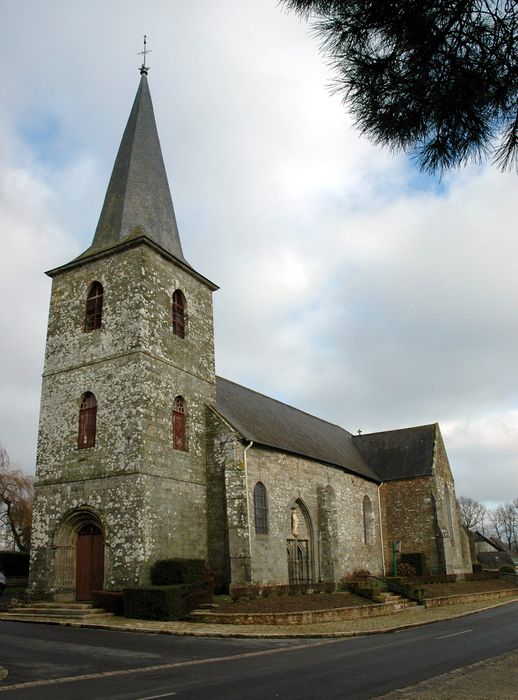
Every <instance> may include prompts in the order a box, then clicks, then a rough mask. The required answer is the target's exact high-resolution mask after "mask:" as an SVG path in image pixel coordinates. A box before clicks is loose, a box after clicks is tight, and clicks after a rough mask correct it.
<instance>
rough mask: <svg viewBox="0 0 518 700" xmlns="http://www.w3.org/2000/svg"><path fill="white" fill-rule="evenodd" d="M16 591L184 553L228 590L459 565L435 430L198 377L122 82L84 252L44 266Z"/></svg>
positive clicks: (199, 315) (161, 211)
mask: <svg viewBox="0 0 518 700" xmlns="http://www.w3.org/2000/svg"><path fill="white" fill-rule="evenodd" d="M47 274H48V275H49V276H50V277H51V278H52V294H51V300H50V313H49V321H48V335H47V345H46V354H45V366H44V373H43V385H42V397H41V413H40V426H39V441H38V457H37V470H36V502H35V510H34V524H33V539H32V552H31V574H30V586H31V592H32V595H33V596H34V597H47V598H52V597H57V598H66V597H68V598H76V599H77V600H89V599H90V598H91V594H92V591H94V590H99V589H103V588H104V589H120V588H122V587H124V586H126V585H135V584H146V583H148V582H149V570H150V566H151V565H152V564H153V563H154V562H155V561H156V560H157V559H162V558H169V557H188V558H203V559H205V560H206V561H207V562H208V564H209V566H210V567H211V568H212V569H213V570H214V571H215V572H216V573H217V575H218V576H219V577H220V578H221V579H222V580H224V581H225V582H227V583H228V584H229V585H241V584H244V583H246V582H255V583H259V584H270V585H275V584H286V583H289V582H291V583H312V582H318V581H327V582H331V581H339V580H340V578H341V577H342V576H343V575H344V574H346V573H348V572H352V571H354V570H357V569H368V570H369V571H370V572H371V573H374V574H379V575H382V574H384V573H385V572H387V573H389V574H390V572H391V571H392V548H393V543H394V542H400V543H401V550H402V551H403V552H409V553H421V554H423V555H424V557H425V562H426V568H427V570H428V571H431V572H448V573H459V572H464V571H468V570H470V569H471V560H470V555H469V547H468V543H467V539H466V537H465V534H464V531H463V529H462V526H461V523H460V520H459V516H458V512H457V508H456V501H455V491H454V483H453V478H452V474H451V471H450V467H449V464H448V457H447V455H446V451H445V448H444V444H443V441H442V438H441V433H440V430H439V426H438V425H437V424H434V425H425V426H420V427H415V428H404V429H397V430H391V431H387V432H382V433H374V434H367V435H365V434H364V435H352V434H351V433H349V432H347V430H344V429H343V428H341V427H338V426H336V425H332V424H331V423H328V422H326V421H324V420H321V419H319V418H317V417H315V416H312V415H309V414H307V413H305V412H303V411H300V410H298V409H296V408H293V407H291V406H288V405H286V404H284V403H281V402H279V401H276V400H275V399H272V398H269V397H267V396H264V395H262V394H259V393H257V392H255V391H252V390H250V389H247V388H245V387H243V386H240V385H238V384H235V383H234V382H232V381H229V380H227V379H223V378H221V377H217V376H216V374H215V361H214V332H213V314H212V293H213V292H214V291H216V290H217V286H216V285H215V284H214V283H213V282H211V281H210V280H208V279H207V278H206V277H204V276H203V275H202V274H201V273H200V272H198V271H197V270H196V269H194V268H193V267H192V266H191V265H190V264H189V263H188V262H187V260H186V259H185V258H184V255H183V252H182V245H181V241H180V236H179V233H178V228H177V224H176V219H175V214H174V209H173V203H172V199H171V193H170V190H169V185H168V181H167V175H166V171H165V167H164V162H163V158H162V152H161V148H160V142H159V138H158V133H157V129H156V125H155V118H154V113H153V106H152V102H151V96H150V92H149V87H148V81H147V69H146V68H145V67H144V66H143V67H142V68H141V79H140V84H139V87H138V91H137V94H136V97H135V101H134V103H133V107H132V110H131V113H130V116H129V120H128V123H127V126H126V129H125V131H124V134H123V137H122V141H121V144H120V148H119V151H118V153H117V156H116V160H115V164H114V167H113V172H112V175H111V179H110V181H109V184H108V189H107V192H106V197H105V200H104V204H103V207H102V211H101V214H100V218H99V223H98V225H97V229H96V231H95V235H94V237H93V241H92V244H91V246H90V247H89V248H88V249H87V250H86V251H85V252H84V253H82V254H81V255H80V256H79V257H77V258H75V259H74V260H72V261H71V262H68V263H66V264H64V265H62V266H60V267H57V268H56V269H54V270H50V271H49V272H48V273H47Z"/></svg>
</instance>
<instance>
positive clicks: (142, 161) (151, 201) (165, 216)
mask: <svg viewBox="0 0 518 700" xmlns="http://www.w3.org/2000/svg"><path fill="white" fill-rule="evenodd" d="M144 48H145V49H146V47H144ZM146 52H147V51H146ZM147 71H148V68H147V67H146V66H145V54H144V62H143V65H142V67H141V69H140V72H141V76H142V77H141V79H140V85H139V87H138V90H137V94H136V96H135V101H134V103H133V107H132V109H131V113H130V116H129V119H128V123H127V125H126V129H125V130H124V134H123V136H122V141H121V144H120V147H119V151H118V153H117V157H116V159H115V164H114V166H113V171H112V175H111V178H110V182H109V184H108V190H107V192H106V196H105V198H104V204H103V208H102V211H101V216H100V217H99V223H98V224H97V229H96V231H95V236H94V239H93V242H92V245H91V246H90V248H89V249H88V250H87V251H86V252H85V253H83V255H82V256H81V257H84V256H85V255H92V254H94V253H96V252H98V251H99V252H100V251H101V250H104V249H106V248H110V247H112V246H114V245H117V244H118V243H122V242H123V241H126V240H128V239H129V238H135V237H136V236H142V235H144V236H147V237H148V238H149V239H151V240H152V241H153V242H155V243H157V244H158V245H159V246H160V247H161V248H163V249H164V250H166V251H167V252H168V253H171V254H172V255H174V256H175V258H178V259H179V260H181V261H183V262H185V259H184V257H183V252H182V245H181V243H180V236H179V234H178V227H177V225H176V217H175V214H174V209H173V201H172V198H171V192H170V190H169V183H168V182H167V174H166V171H165V165H164V159H163V157H162V149H161V148H160V141H159V138H158V132H157V128H156V123H155V115H154V112H153V103H152V102H151V94H150V92H149V87H148V83H147Z"/></svg>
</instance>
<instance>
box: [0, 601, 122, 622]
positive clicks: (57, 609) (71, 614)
mask: <svg viewBox="0 0 518 700" xmlns="http://www.w3.org/2000/svg"><path fill="white" fill-rule="evenodd" d="M4 615H6V616H9V619H10V620H14V619H19V620H27V619H37V620H49V621H50V620H78V621H83V622H84V621H87V620H89V619H92V618H95V616H96V615H103V616H107V615H109V616H111V615H113V613H107V612H106V611H105V610H102V609H101V608H95V607H94V606H93V604H92V603H75V602H61V603H45V602H34V603H30V604H29V605H24V606H20V607H15V608H10V609H9V610H8V611H7V612H6V613H4Z"/></svg>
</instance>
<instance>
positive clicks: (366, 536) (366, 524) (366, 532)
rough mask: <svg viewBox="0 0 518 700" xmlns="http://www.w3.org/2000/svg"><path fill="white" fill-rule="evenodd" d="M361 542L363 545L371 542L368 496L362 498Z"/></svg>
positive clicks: (370, 509)
mask: <svg viewBox="0 0 518 700" xmlns="http://www.w3.org/2000/svg"><path fill="white" fill-rule="evenodd" d="M363 541H364V543H365V544H370V543H371V541H372V503H371V499H370V498H369V497H368V496H364V498H363Z"/></svg>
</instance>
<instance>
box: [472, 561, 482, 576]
mask: <svg viewBox="0 0 518 700" xmlns="http://www.w3.org/2000/svg"><path fill="white" fill-rule="evenodd" d="M472 568H473V573H474V574H480V573H481V572H482V569H483V567H482V564H477V563H475V564H473V566H472Z"/></svg>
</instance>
